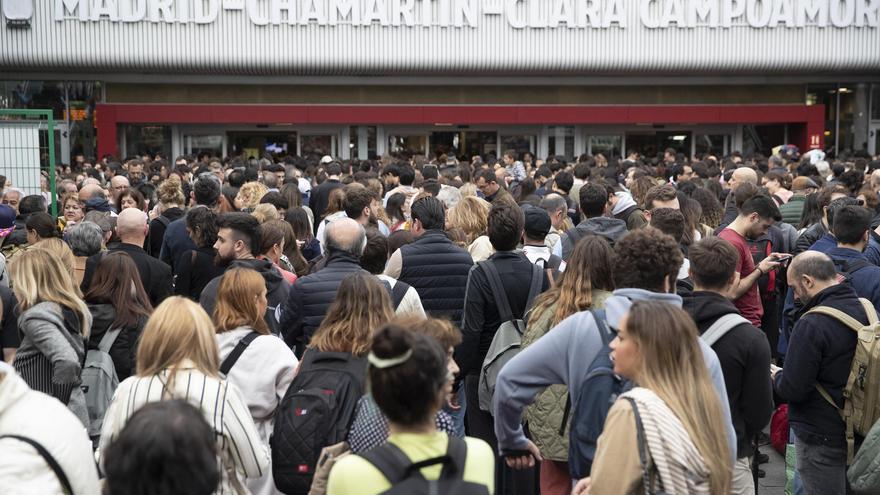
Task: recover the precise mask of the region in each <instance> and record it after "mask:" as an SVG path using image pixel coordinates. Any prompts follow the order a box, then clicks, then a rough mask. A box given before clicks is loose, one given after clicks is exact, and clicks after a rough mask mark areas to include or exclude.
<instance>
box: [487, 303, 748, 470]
mask: <svg viewBox="0 0 880 495" xmlns="http://www.w3.org/2000/svg"><path fill="white" fill-rule="evenodd" d="M633 301H661V302H666V303H669V304H673V305H675V306H676V307H681V297H679V296H677V295H675V294H664V293H657V292H651V291H647V290H643V289H618V290H616V291H614V293H613V295H612V296H611V297H609V298H608V299H607V300H606V301H605V315H606V319H607V323H608V326H609V327H611V328H613V329H617V328H619V327H620V320H621V318H622V317H623V315H625V314H626V313H627V311H629V308H630V306H632V302H633ZM602 348H603V347H602V339H601V338H600V337H599V333H598V329H597V328H596V322H595V320H593V315H592V314H591V313H590V312H589V311H581V312H579V313H575V314H573V315H571V316H569V317H568V318H566V319H565V320H563V321H562V322H561V323H560V324H559V325H557V326H555V327H553V329H552V330H551V331H549V332H547V334H546V335H544V336H543V337H541V338H540V339H538V340H537V341H536V342H535V343H533V344H532V345H531V346H529V347H527V348H525V349H523V350H522V351H521V352H520V353H519V354H517V355H516V356H514V357H513V359H511V360H510V361H508V362H507V364H506V365H504V368H502V370H501V373H500V374H499V375H498V379H497V381H496V383H495V396H494V397H493V399H492V406H493V411H494V417H495V435H496V436H497V438H498V448H499V451H500V452H501V454H502V455H504V454H505V453H507V452H510V451H521V450H524V449H525V446H526V442H527V439H526V436H525V434H524V433H523V428H522V418H523V412H524V411H525V408H526V406H528V405H529V404H531V403H532V402H534V400H535V397H536V396H537V394H538V393H539V392H541V391H542V390H544V389H545V388H546V387H547V386H549V385H556V384H564V385H567V386H568V393H569V396H570V397H571V402H572V404H576V403H577V400H578V396H579V394H580V389H581V385H582V384H583V382H584V381H585V379H586V374H587V371H588V370H589V367H590V363H592V362H593V359H594V358H595V357H596V355H597V354H598V353H599V352H600V351H601V350H602ZM700 348H701V349H702V351H703V357H704V358H705V360H706V366H707V367H708V368H709V375H710V377H711V380H712V384H713V385H715V389H716V391H717V392H718V396H719V398H720V399H721V409H722V411H723V417H722V418H718V422H719V425H720V424H722V423H723V425H724V430H725V433H726V434H727V443H728V446H729V448H730V455H731V459H735V458H736V433H735V432H734V429H733V424H732V422H731V418H730V407H729V405H728V402H727V388H726V387H725V385H724V376H723V375H722V372H721V363H720V362H719V361H718V356H716V355H715V351H713V350H712V348H711V347H709V346H708V345H706V344H705V343H704V342H703V341H700Z"/></svg>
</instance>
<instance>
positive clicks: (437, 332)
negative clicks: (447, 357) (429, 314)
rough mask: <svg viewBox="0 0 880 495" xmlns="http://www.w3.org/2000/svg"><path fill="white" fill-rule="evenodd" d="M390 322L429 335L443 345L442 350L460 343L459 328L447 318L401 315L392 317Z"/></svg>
mask: <svg viewBox="0 0 880 495" xmlns="http://www.w3.org/2000/svg"><path fill="white" fill-rule="evenodd" d="M391 324H392V325H398V326H400V327H403V328H406V329H409V330H411V331H413V332H415V333H420V334H422V335H427V336H428V337H431V338H432V339H434V340H436V341H437V342H439V343H440V345H441V346H443V350H444V351H445V350H447V349H449V348H450V347H453V348H454V347H457V346H458V344H461V330H459V329H458V328H456V326H455V325H453V324H452V323H450V322H449V320H443V319H440V318H423V317H420V316H403V317H397V318H394V320H392V321H391Z"/></svg>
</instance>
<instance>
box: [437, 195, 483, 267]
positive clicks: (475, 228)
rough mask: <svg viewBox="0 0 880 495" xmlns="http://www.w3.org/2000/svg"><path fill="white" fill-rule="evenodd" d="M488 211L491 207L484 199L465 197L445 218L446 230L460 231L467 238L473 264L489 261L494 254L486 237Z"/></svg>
mask: <svg viewBox="0 0 880 495" xmlns="http://www.w3.org/2000/svg"><path fill="white" fill-rule="evenodd" d="M490 209H492V205H491V204H489V202H488V201H486V200H485V199H482V198H478V197H476V196H465V197H463V198H461V201H459V202H458V204H457V205H455V208H452V209H451V210H449V213H448V215H447V217H446V227H447V229H455V228H458V229H461V230H462V231H463V232H464V233H465V235H466V236H467V251H468V253H470V255H471V258H473V260H474V262H475V263H476V262H478V261H484V260H487V259H489V256H492V253H494V252H495V249H494V248H492V243H491V242H489V236H488V235H486V230H487V228H488V226H489V210H490Z"/></svg>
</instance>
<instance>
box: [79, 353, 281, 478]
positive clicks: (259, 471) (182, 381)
mask: <svg viewBox="0 0 880 495" xmlns="http://www.w3.org/2000/svg"><path fill="white" fill-rule="evenodd" d="M167 382H168V370H163V371H162V372H160V373H158V374H156V375H152V376H145V377H139V376H132V377H129V378H127V379H126V380H124V381H123V382H122V383H120V384H119V387H118V388H117V389H116V394H115V395H114V397H113V402H112V403H111V404H110V408H109V409H107V413H106V415H105V416H104V425H103V429H102V431H101V441H100V444H99V446H98V452H97V453H96V457H97V458H98V460H99V462H101V453H102V452H103V451H104V450H105V449H106V448H107V446H108V445H109V444H110V442H111V441H112V440H113V439H114V438H115V437H116V436H117V435H118V434H119V432H120V431H121V430H122V428H123V427H124V426H125V424H126V422H127V421H128V419H129V418H130V417H131V415H132V414H134V413H135V412H136V411H137V410H138V409H140V408H141V407H142V406H144V405H145V404H148V403H150V402H158V401H161V400H163V399H170V398H174V399H183V400H186V401H187V402H189V403H190V404H192V405H193V406H195V407H196V408H198V409H199V410H200V411H202V414H204V417H205V420H206V421H207V422H208V424H209V425H210V426H211V428H212V429H213V430H214V432H215V435H216V438H217V447H218V451H219V452H218V459H217V462H218V463H219V464H220V467H221V470H220V471H221V473H222V477H221V480H220V485H219V486H218V487H217V491H216V492H215V493H218V494H233V493H247V491H246V489H245V488H244V485H243V483H242V482H241V478H259V477H261V476H263V473H264V472H265V471H266V469H267V468H268V466H269V451H268V449H267V447H266V446H265V445H264V444H263V442H262V440H261V439H260V435H259V433H258V432H257V429H256V427H255V426H254V422H253V420H252V419H251V415H250V412H249V411H248V407H247V405H246V404H245V402H244V400H243V399H242V398H241V395H240V393H239V391H238V389H237V388H235V385H232V384H231V383H229V382H228V381H226V380H221V379H219V378H212V377H209V376H206V375H204V374H203V373H201V372H200V371H198V370H196V369H194V367H193V365H192V363H188V362H184V363H183V364H182V365H181V366H180V368H179V369H178V371H177V373H176V375H175V377H174V383H173V384H172V385H171V386H172V389H171V390H168V391H167V392H166V385H167Z"/></svg>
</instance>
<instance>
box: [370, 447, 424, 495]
mask: <svg viewBox="0 0 880 495" xmlns="http://www.w3.org/2000/svg"><path fill="white" fill-rule="evenodd" d="M358 455H359V456H361V457H362V458H363V459H365V460H366V461H367V462H369V463H370V464H372V465H373V467H375V468H376V469H378V470H379V472H380V473H382V476H384V477H385V478H386V479H387V480H388V483H390V484H391V485H392V486H393V485H395V484H397V483H399V482H401V481H402V480H403V479H405V478H406V476H407V474H409V469H410V466H412V465H413V462H412V461H411V460H410V459H409V457H407V455H406V454H405V453H404V452H403V451H402V450H400V448H399V447H398V446H397V445H394V444H393V443H391V442H386V443H385V445H380V446H379V447H376V448H374V449H370V450H368V451H366V452H362V453H360V454H358ZM419 476H421V473H419Z"/></svg>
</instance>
